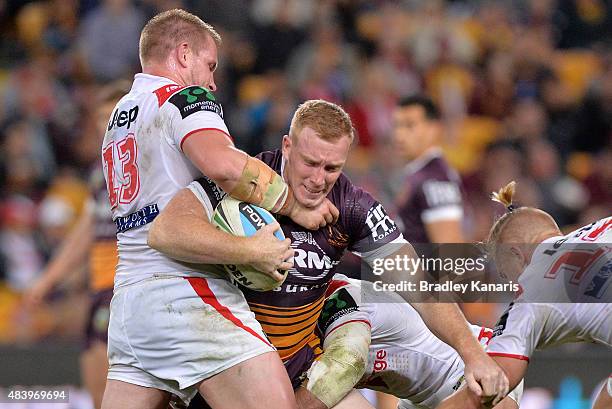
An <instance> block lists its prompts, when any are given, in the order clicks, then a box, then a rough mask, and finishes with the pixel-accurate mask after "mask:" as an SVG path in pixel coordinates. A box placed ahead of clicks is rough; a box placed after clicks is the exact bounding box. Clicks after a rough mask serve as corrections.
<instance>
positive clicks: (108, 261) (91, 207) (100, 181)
mask: <svg viewBox="0 0 612 409" xmlns="http://www.w3.org/2000/svg"><path fill="white" fill-rule="evenodd" d="M89 189H90V192H91V196H90V198H89V201H88V203H87V206H88V211H90V212H92V213H93V224H94V240H93V243H92V246H91V251H90V254H89V274H90V278H89V285H90V288H91V290H93V291H94V292H98V291H102V290H106V289H109V288H110V289H112V288H113V281H114V278H115V268H116V266H117V233H116V226H115V223H113V220H112V217H111V210H110V206H109V204H108V192H107V190H106V183H105V182H104V175H103V173H102V169H101V168H100V167H99V166H96V167H95V169H93V170H92V171H91V173H90V176H89Z"/></svg>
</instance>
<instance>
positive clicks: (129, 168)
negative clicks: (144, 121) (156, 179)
mask: <svg viewBox="0 0 612 409" xmlns="http://www.w3.org/2000/svg"><path fill="white" fill-rule="evenodd" d="M115 151H116V156H115ZM115 157H116V158H118V159H119V161H120V162H121V168H120V169H115V167H114V158H115ZM137 158H138V148H137V146H136V137H135V136H134V134H133V133H129V134H128V135H127V136H126V137H125V139H122V140H120V141H119V142H115V141H112V142H111V143H109V144H108V145H106V146H105V147H104V149H103V150H102V160H103V166H104V175H105V176H106V187H107V189H108V199H109V201H110V205H111V208H112V209H114V208H115V207H117V204H118V203H121V204H128V203H131V202H132V201H133V200H134V199H135V198H136V196H137V195H138V192H139V190H140V178H139V176H138V165H137V163H136V159H137ZM118 171H120V174H117V173H119V172H118Z"/></svg>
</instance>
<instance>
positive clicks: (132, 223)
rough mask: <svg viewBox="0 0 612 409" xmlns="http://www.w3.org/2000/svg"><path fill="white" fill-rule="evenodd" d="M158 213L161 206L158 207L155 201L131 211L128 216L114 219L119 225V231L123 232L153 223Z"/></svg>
mask: <svg viewBox="0 0 612 409" xmlns="http://www.w3.org/2000/svg"><path fill="white" fill-rule="evenodd" d="M157 215H159V208H158V207H157V203H155V204H152V205H148V206H145V207H143V208H142V209H139V210H136V211H135V212H134V213H130V214H128V215H127V216H123V217H117V218H116V219H115V220H114V222H115V225H116V226H117V233H123V232H124V231H127V230H130V229H134V228H136V227H140V226H144V225H145V224H148V223H151V222H152V221H153V220H154V219H155V218H156V217H157Z"/></svg>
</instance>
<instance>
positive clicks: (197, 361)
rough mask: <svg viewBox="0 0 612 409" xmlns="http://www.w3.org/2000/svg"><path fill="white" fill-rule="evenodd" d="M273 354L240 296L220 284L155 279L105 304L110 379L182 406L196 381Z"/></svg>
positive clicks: (227, 284) (120, 291) (224, 283)
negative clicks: (164, 394)
mask: <svg viewBox="0 0 612 409" xmlns="http://www.w3.org/2000/svg"><path fill="white" fill-rule="evenodd" d="M271 351H275V349H274V347H273V346H272V345H271V344H270V343H269V341H268V339H267V338H266V336H265V335H264V332H263V330H262V329H261V326H260V325H259V323H258V322H257V321H256V320H255V315H254V314H253V313H252V312H251V310H250V309H249V306H248V304H247V302H246V300H245V299H244V296H243V294H242V292H241V291H240V290H239V289H238V288H236V287H235V286H233V285H232V284H231V283H230V282H228V281H227V280H225V279H221V278H219V279H214V278H206V279H205V278H195V277H190V278H186V277H172V276H159V277H154V278H151V279H149V280H145V281H141V282H139V283H136V284H133V285H128V286H125V287H121V288H119V289H118V290H117V291H116V293H115V294H114V296H113V299H112V302H111V316H110V323H109V328H108V360H109V365H110V367H109V371H108V379H115V380H119V381H123V382H127V383H131V384H135V385H140V386H145V387H150V388H156V389H161V390H164V391H168V392H170V393H173V394H175V395H177V396H178V397H179V398H181V399H182V400H183V401H185V402H186V403H189V401H190V400H191V399H192V398H193V396H194V395H195V393H196V392H197V387H198V385H199V383H200V382H201V381H202V380H204V379H207V378H209V377H211V376H213V375H216V374H218V373H219V372H222V371H223V370H225V369H228V368H230V367H232V366H234V365H236V364H238V363H240V362H243V361H245V360H247V359H250V358H253V357H255V356H257V355H261V354H263V353H266V352H271Z"/></svg>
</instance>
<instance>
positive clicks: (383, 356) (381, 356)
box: [373, 349, 387, 373]
mask: <svg viewBox="0 0 612 409" xmlns="http://www.w3.org/2000/svg"><path fill="white" fill-rule="evenodd" d="M385 369H387V351H385V350H384V349H379V350H378V351H376V359H374V371H373V373H376V372H381V371H384V370H385Z"/></svg>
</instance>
